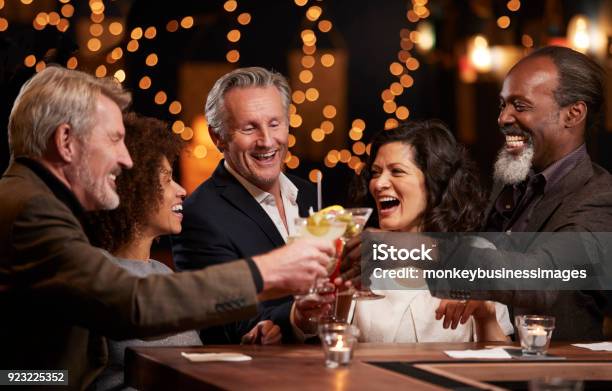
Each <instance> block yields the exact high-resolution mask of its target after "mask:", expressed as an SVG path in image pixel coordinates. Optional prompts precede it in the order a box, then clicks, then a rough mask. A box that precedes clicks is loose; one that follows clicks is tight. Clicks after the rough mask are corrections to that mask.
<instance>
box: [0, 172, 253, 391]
mask: <svg viewBox="0 0 612 391" xmlns="http://www.w3.org/2000/svg"><path fill="white" fill-rule="evenodd" d="M30 167H32V168H30ZM39 168H40V167H39ZM33 170H36V172H39V170H37V169H36V166H32V165H31V164H28V165H25V164H21V163H18V162H15V163H12V164H11V165H10V166H9V168H8V170H7V171H6V172H5V174H4V176H3V177H2V179H0V308H2V321H0V345H1V346H2V348H1V350H2V353H0V368H4V369H9V368H10V369H67V370H68V371H69V383H70V387H69V388H70V389H82V388H85V387H87V386H88V385H90V384H91V383H92V381H93V380H94V379H95V377H96V376H97V375H98V374H99V373H100V372H101V371H102V369H103V367H104V366H105V365H106V362H107V358H108V352H107V344H106V341H105V339H104V337H103V336H108V337H111V338H113V339H118V340H121V339H128V338H145V337H151V336H159V335H162V334H171V333H176V332H179V331H184V330H193V329H197V328H201V327H206V326H210V325H213V324H220V323H223V322H227V321H228V320H235V319H239V318H248V317H249V316H253V315H254V314H255V313H256V290H255V284H254V282H253V276H252V274H251V270H250V269H249V266H248V265H247V263H246V262H244V261H239V262H234V263H228V264H224V265H218V266H215V267H211V268H208V269H206V270H202V271H199V272H194V273H177V274H171V275H153V276H150V277H148V278H138V277H135V276H133V275H131V274H130V273H129V272H128V271H126V270H125V269H123V268H121V267H119V266H116V265H115V264H114V263H113V262H109V261H108V258H106V256H105V255H104V254H103V253H102V252H101V251H100V249H97V248H95V247H92V246H91V245H90V244H89V241H88V240H87V237H86V236H85V234H84V232H83V228H82V225H81V223H80V222H79V220H78V219H77V218H76V216H75V213H76V212H78V211H77V210H76V209H78V208H75V207H74V205H75V202H76V204H77V205H78V201H76V198H74V196H73V195H72V193H71V192H70V191H69V190H68V189H67V188H66V187H65V186H63V185H62V184H61V182H59V181H58V180H57V179H56V178H55V177H52V179H55V181H56V182H52V181H51V180H50V179H49V178H48V177H47V178H46V180H43V179H42V178H43V176H39V175H37V174H36V173H35V172H34V171H33ZM47 175H48V176H49V175H51V174H49V173H48V172H47ZM53 185H55V186H53ZM52 188H54V189H55V190H52ZM66 196H68V197H66ZM70 196H72V199H70ZM70 201H72V202H70ZM118 234H120V233H118Z"/></svg>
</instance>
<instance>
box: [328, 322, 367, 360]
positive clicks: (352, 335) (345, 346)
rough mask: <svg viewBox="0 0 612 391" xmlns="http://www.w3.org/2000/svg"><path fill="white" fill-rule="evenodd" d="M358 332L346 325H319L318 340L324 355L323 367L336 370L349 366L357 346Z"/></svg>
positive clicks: (355, 328) (353, 327)
mask: <svg viewBox="0 0 612 391" xmlns="http://www.w3.org/2000/svg"><path fill="white" fill-rule="evenodd" d="M358 336H359V330H358V329H357V327H355V326H352V325H350V324H348V323H324V324H321V325H319V338H320V339H321V345H322V346H323V352H324V354H325V366H326V367H328V368H338V367H340V366H346V365H349V364H350V362H351V359H352V358H353V350H354V348H355V346H356V344H357V337H358Z"/></svg>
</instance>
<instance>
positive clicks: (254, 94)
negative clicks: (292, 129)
mask: <svg viewBox="0 0 612 391" xmlns="http://www.w3.org/2000/svg"><path fill="white" fill-rule="evenodd" d="M224 103H225V112H226V122H225V125H226V134H225V136H224V137H223V139H219V138H217V137H214V138H215V141H216V142H217V145H218V146H219V148H220V149H222V151H223V153H224V156H225V159H226V160H227V162H228V164H229V165H230V166H231V167H232V168H233V169H234V170H236V171H237V172H238V173H239V174H240V175H242V176H243V177H244V178H246V179H247V180H248V181H249V182H251V183H252V184H254V185H255V186H257V187H259V188H260V189H262V190H266V191H270V190H271V189H273V188H275V187H277V186H278V185H279V179H278V178H279V175H280V173H281V170H282V166H283V161H284V159H285V155H286V154H287V139H288V136H289V123H288V122H289V121H288V116H287V110H286V108H285V107H283V103H282V98H281V94H280V92H279V91H278V89H277V88H276V87H274V86H270V87H247V88H234V89H231V90H230V91H228V92H227V93H226V94H225V97H224Z"/></svg>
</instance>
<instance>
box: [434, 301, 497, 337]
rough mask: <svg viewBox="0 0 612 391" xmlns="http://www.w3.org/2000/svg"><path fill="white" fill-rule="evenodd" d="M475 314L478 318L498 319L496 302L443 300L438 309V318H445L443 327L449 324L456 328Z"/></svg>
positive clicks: (483, 319)
mask: <svg viewBox="0 0 612 391" xmlns="http://www.w3.org/2000/svg"><path fill="white" fill-rule="evenodd" d="M470 316H474V319H476V320H482V321H490V320H495V321H497V318H496V314H495V303H493V302H492V301H483V300H446V299H444V300H441V301H440V305H439V306H438V309H436V320H440V319H442V318H444V320H443V322H444V323H443V325H442V326H443V327H444V328H445V329H447V328H448V327H449V326H450V327H451V328H452V329H453V330H454V329H456V328H457V326H458V325H459V323H461V324H465V322H467V321H468V319H470Z"/></svg>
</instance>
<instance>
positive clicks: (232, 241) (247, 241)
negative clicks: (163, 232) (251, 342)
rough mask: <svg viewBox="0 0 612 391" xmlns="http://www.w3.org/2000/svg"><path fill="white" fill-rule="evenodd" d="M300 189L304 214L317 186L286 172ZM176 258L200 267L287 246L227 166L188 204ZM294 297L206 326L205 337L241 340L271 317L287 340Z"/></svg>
mask: <svg viewBox="0 0 612 391" xmlns="http://www.w3.org/2000/svg"><path fill="white" fill-rule="evenodd" d="M287 176H288V177H289V179H290V180H291V181H292V182H293V183H294V184H295V186H296V187H297V188H298V197H297V204H298V207H299V213H300V216H306V215H307V214H308V208H309V207H311V206H312V207H315V205H316V190H315V188H314V186H313V185H312V184H311V183H309V182H306V181H305V180H303V179H300V178H297V177H295V176H292V175H287ZM172 243H173V246H172V252H173V257H174V262H175V264H176V267H177V269H179V270H194V269H201V268H205V267H208V266H211V265H215V264H218V263H223V262H229V261H231V260H234V259H238V258H245V257H250V256H253V255H258V254H262V253H265V252H268V251H270V250H272V249H274V248H276V247H280V246H282V245H284V244H285V242H284V241H283V238H282V236H281V234H280V233H279V232H278V230H277V229H276V226H275V225H274V223H273V222H272V220H271V219H270V217H269V216H268V215H267V214H266V212H265V211H264V209H263V208H262V207H261V206H260V205H259V204H258V203H257V201H256V200H255V199H254V198H253V196H251V194H250V193H249V192H248V191H247V190H246V189H245V188H244V186H242V185H241V184H240V182H238V180H237V179H236V178H234V176H233V175H231V174H230V173H229V172H228V171H227V170H226V169H225V167H224V166H223V160H222V161H221V162H220V163H219V165H218V166H217V168H216V170H215V172H214V173H213V175H212V177H211V178H209V179H208V180H206V181H205V182H204V183H202V184H201V185H200V186H199V187H198V188H197V189H196V190H195V191H194V192H193V193H192V194H191V195H190V196H189V197H188V198H187V200H185V202H184V204H183V230H182V232H181V234H180V235H177V236H175V237H173V238H172ZM292 303H293V300H292V298H291V297H285V298H282V299H277V300H272V301H267V302H263V303H260V305H259V313H258V315H257V316H256V317H255V318H253V319H250V320H249V321H241V322H238V323H232V324H228V325H226V326H224V327H222V328H213V329H209V330H203V332H202V335H201V336H202V341H203V342H204V343H205V344H209V343H239V342H240V338H241V337H242V335H244V334H245V333H246V332H248V331H249V330H250V329H251V328H252V327H253V326H254V325H255V324H256V323H257V322H259V321H260V320H263V319H271V320H273V321H274V323H276V324H278V325H279V326H280V327H281V330H282V333H283V339H284V340H285V341H288V338H289V337H290V336H291V335H292V330H291V325H290V323H289V314H290V310H291V305H292Z"/></svg>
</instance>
